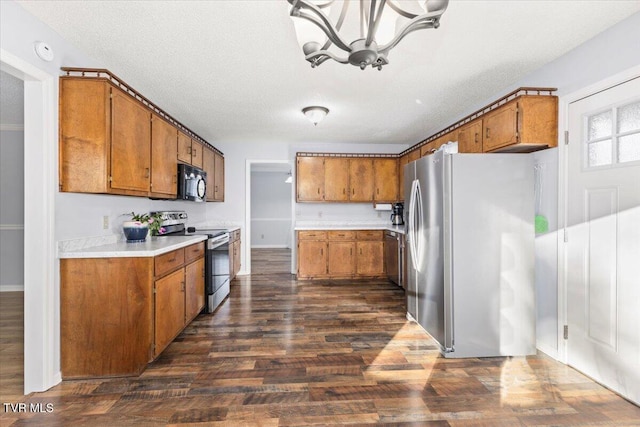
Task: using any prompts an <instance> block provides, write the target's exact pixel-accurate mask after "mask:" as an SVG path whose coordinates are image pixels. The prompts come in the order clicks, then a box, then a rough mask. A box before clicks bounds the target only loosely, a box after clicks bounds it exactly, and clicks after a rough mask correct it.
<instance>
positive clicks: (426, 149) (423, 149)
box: [420, 140, 437, 157]
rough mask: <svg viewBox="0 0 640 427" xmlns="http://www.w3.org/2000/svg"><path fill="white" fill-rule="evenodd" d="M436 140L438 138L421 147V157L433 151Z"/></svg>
mask: <svg viewBox="0 0 640 427" xmlns="http://www.w3.org/2000/svg"><path fill="white" fill-rule="evenodd" d="M436 141H437V140H433V141H431V142H428V143H426V144H424V145H423V146H422V147H420V157H424V156H428V155H429V154H431V153H433V150H434V148H433V147H435V145H436Z"/></svg>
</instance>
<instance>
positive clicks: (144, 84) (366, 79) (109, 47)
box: [19, 0, 640, 144]
mask: <svg viewBox="0 0 640 427" xmlns="http://www.w3.org/2000/svg"><path fill="white" fill-rule="evenodd" d="M19 3H20V4H21V5H22V6H23V7H24V8H25V9H27V10H28V11H30V12H31V13H33V14H34V15H36V16H37V17H38V18H39V19H41V20H42V21H43V22H45V23H46V24H48V25H49V26H51V27H52V28H53V29H54V30H56V31H57V32H58V33H59V34H61V35H62V36H63V37H64V38H65V39H67V40H68V41H70V42H71V43H73V44H74V45H75V46H76V47H78V48H79V49H80V50H82V51H84V52H85V53H86V54H87V55H89V56H90V57H92V58H94V59H96V60H97V61H98V63H100V64H101V65H102V66H103V67H104V68H108V69H109V70H111V71H112V72H113V73H115V74H116V75H117V76H119V77H121V78H122V79H124V80H125V81H126V82H127V83H129V84H130V85H132V86H133V87H134V88H135V89H137V90H138V91H140V92H141V93H142V94H144V95H145V96H147V97H148V98H149V99H151V100H152V101H153V102H155V103H156V104H157V105H159V106H160V107H162V108H164V109H165V110H167V112H169V113H170V114H172V115H173V116H174V117H176V118H177V119H178V120H180V121H182V122H183V123H184V124H185V125H187V126H189V127H191V128H192V129H193V130H194V131H195V132H196V133H198V134H199V135H201V136H203V137H204V138H206V139H207V140H209V141H211V142H213V143H214V144H215V142H216V141H264V142H269V141H290V142H358V143H398V144H413V143H416V142H418V141H420V140H422V139H424V137H425V136H427V135H428V134H431V133H433V132H435V131H438V130H440V128H441V127H443V126H445V125H448V124H449V123H450V122H452V121H454V120H456V119H458V118H460V116H461V115H462V114H463V113H464V112H465V111H467V110H468V109H469V108H470V107H471V106H472V105H475V104H478V103H480V102H484V101H486V100H487V99H489V98H490V97H493V96H495V95H496V94H497V93H500V92H501V91H504V90H505V88H507V87H508V86H509V85H512V84H514V83H515V82H517V81H518V80H520V79H521V78H522V77H524V76H525V75H526V74H528V73H530V72H531V71H533V70H535V69H537V68H539V67H541V66H543V65H544V64H546V63H548V62H550V61H552V60H554V59H555V58H557V57H559V56H561V55H562V54H564V53H566V52H567V51H569V50H570V49H572V48H574V47H576V46H578V45H579V44H581V43H583V42H584V41H586V40H588V39H590V38H591V37H593V36H594V35H596V34H598V33H600V32H601V31H603V30H604V29H606V28H608V27H610V26H612V25H614V24H615V23H617V22H619V21H620V20H622V19H624V18H625V17H627V16H629V15H631V14H633V13H635V12H637V11H639V10H640V2H638V1H596V0H593V1H542V0H538V1H525V0H520V1H515V0H510V1H456V0H452V1H451V2H450V4H449V8H448V10H447V11H446V12H445V14H444V15H443V17H442V20H441V24H442V25H441V27H440V28H439V29H438V30H426V31H418V32H415V33H412V34H410V35H409V36H407V38H406V39H405V40H404V41H403V42H401V43H400V45H399V46H398V47H396V48H395V49H394V50H392V51H391V53H390V55H389V60H390V64H389V65H387V66H386V67H385V68H384V69H383V70H382V71H377V70H374V69H371V68H368V69H367V70H365V71H361V70H360V69H359V68H357V67H353V66H350V65H341V64H338V63H335V62H332V61H327V62H326V63H324V64H323V65H321V66H320V67H319V68H316V69H312V68H311V67H310V65H309V64H308V63H307V62H306V61H305V60H304V58H303V54H302V52H301V49H300V48H299V46H298V44H297V40H296V37H295V32H294V27H293V23H292V21H291V18H290V17H289V5H288V3H287V2H286V1H285V0H258V1H249V0H245V1H237V0H234V1H222V0H218V1H168V0H165V1H19ZM69 65H71V64H69ZM73 65H78V66H82V65H83V64H73ZM316 104H317V105H323V106H326V107H328V108H329V109H330V110H331V111H330V113H329V115H328V116H327V118H326V119H325V120H324V121H323V122H322V123H320V124H319V125H318V126H317V127H314V126H313V125H312V124H311V123H310V122H309V121H308V120H307V119H306V118H305V117H304V116H303V115H302V113H301V112H300V110H301V109H302V108H303V107H305V106H308V105H316Z"/></svg>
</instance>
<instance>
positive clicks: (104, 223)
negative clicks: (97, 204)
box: [102, 215, 109, 230]
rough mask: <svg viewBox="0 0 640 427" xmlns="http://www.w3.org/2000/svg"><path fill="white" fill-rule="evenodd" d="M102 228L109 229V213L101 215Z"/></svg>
mask: <svg viewBox="0 0 640 427" xmlns="http://www.w3.org/2000/svg"><path fill="white" fill-rule="evenodd" d="M102 229H103V230H108V229H109V215H105V216H103V217H102Z"/></svg>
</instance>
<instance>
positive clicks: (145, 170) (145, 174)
mask: <svg viewBox="0 0 640 427" xmlns="http://www.w3.org/2000/svg"><path fill="white" fill-rule="evenodd" d="M149 172H150V169H149V168H144V177H145V178H149Z"/></svg>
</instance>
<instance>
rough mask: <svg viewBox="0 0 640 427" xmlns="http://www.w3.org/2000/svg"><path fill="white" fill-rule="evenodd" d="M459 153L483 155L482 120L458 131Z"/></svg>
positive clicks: (475, 121)
mask: <svg viewBox="0 0 640 427" xmlns="http://www.w3.org/2000/svg"><path fill="white" fill-rule="evenodd" d="M457 134H458V138H456V141H458V151H460V152H461V153H482V119H477V120H474V121H472V122H470V123H468V124H466V125H464V126H462V127H461V128H459V129H458V130H457Z"/></svg>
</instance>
